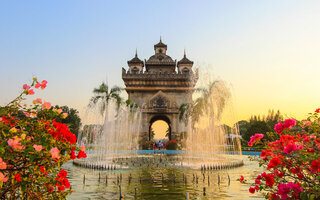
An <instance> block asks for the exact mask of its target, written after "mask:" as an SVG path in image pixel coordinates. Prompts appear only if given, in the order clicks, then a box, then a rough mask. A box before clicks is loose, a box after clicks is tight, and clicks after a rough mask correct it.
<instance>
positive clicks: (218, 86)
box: [74, 81, 243, 170]
mask: <svg viewBox="0 0 320 200" xmlns="http://www.w3.org/2000/svg"><path fill="white" fill-rule="evenodd" d="M202 100H203V102H205V105H202V107H201V113H200V114H199V115H198V116H197V120H196V121H195V120H194V119H192V118H193V117H194V116H191V115H190V116H187V120H186V121H185V122H183V121H181V122H180V123H181V124H182V123H186V124H187V126H185V127H187V130H186V133H187V134H186V138H185V139H184V141H183V142H182V143H184V145H183V149H182V150H181V151H174V153H175V154H176V155H175V156H166V155H165V154H164V155H163V154H153V151H152V150H149V152H148V151H143V153H141V152H142V151H140V150H139V148H140V147H139V140H141V137H140V136H141V135H140V134H141V130H140V129H141V126H142V123H143V119H142V112H141V110H140V109H139V108H137V109H132V108H130V107H128V106H126V105H121V106H120V107H118V106H117V105H116V102H115V101H113V100H110V101H109V102H108V105H107V107H106V109H105V110H106V111H105V112H104V113H103V114H102V115H99V114H97V113H99V110H100V109H101V107H102V106H101V104H99V103H97V104H95V105H91V106H90V107H89V109H88V112H87V115H86V116H87V118H88V119H87V121H91V123H92V121H94V125H89V126H88V125H87V126H85V127H84V128H83V131H82V132H81V134H80V135H79V138H78V143H79V144H85V145H86V146H87V152H88V153H87V154H88V158H86V159H81V160H77V161H75V162H74V164H75V165H79V166H82V167H88V168H93V169H109V170H114V169H120V168H121V169H126V168H132V167H143V166H150V165H157V166H161V167H177V166H179V167H188V168H195V169H201V170H215V169H222V168H231V167H238V166H241V165H243V161H242V156H241V145H240V141H239V137H238V136H239V133H238V130H237V127H230V128H229V130H227V129H226V126H225V125H224V124H222V123H221V118H222V117H223V116H224V115H225V114H228V113H230V110H228V109H227V108H228V106H227V105H229V104H228V103H229V101H230V92H229V90H228V88H227V87H226V85H225V84H224V82H222V81H217V82H214V84H213V85H212V86H211V87H209V89H208V91H207V93H206V95H204V96H203V98H202ZM101 103H102V102H101ZM198 103H199V102H198ZM194 109H197V108H196V105H195V106H194ZM193 112H194V111H193ZM227 136H234V137H229V138H227ZM146 152H148V153H149V154H147V155H146V154H145V153H146ZM165 152H166V151H163V153H165ZM168 152H169V151H168ZM170 153H172V152H170Z"/></svg>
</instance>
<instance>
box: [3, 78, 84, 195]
mask: <svg viewBox="0 0 320 200" xmlns="http://www.w3.org/2000/svg"><path fill="white" fill-rule="evenodd" d="M46 85H47V81H42V82H41V83H40V82H38V81H37V79H36V78H34V79H33V82H32V84H31V85H30V86H29V85H27V84H25V85H24V86H23V91H22V92H21V94H20V95H19V96H18V97H17V98H16V99H14V100H13V101H11V102H10V103H9V104H8V105H6V106H4V107H0V196H1V198H4V199H65V198H66V196H67V195H68V194H70V193H71V192H72V191H71V189H70V183H69V180H68V179H67V172H66V171H65V170H64V169H61V166H62V164H63V163H65V162H67V161H69V160H70V159H75V158H85V157H86V154H85V152H84V151H85V147H84V146H82V147H81V148H79V147H77V146H76V136H75V135H74V134H73V133H71V132H70V131H69V128H68V126H67V125H65V124H63V123H59V122H57V121H58V120H59V119H60V118H65V117H67V114H65V113H63V112H62V110H61V109H56V108H52V107H51V104H50V103H49V102H46V101H42V99H40V98H38V99H35V100H33V104H32V105H26V104H24V103H23V102H22V101H23V100H24V97H25V96H26V95H33V94H34V89H33V88H36V89H38V88H41V89H44V88H45V87H46ZM75 151H78V154H77V155H76V153H75ZM67 188H69V189H67Z"/></svg>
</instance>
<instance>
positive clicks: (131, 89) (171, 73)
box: [122, 38, 198, 140]
mask: <svg viewBox="0 0 320 200" xmlns="http://www.w3.org/2000/svg"><path fill="white" fill-rule="evenodd" d="M154 50H155V54H154V55H153V56H151V57H150V58H149V59H148V60H145V61H144V62H143V61H142V60H140V59H139V58H138V55H137V53H136V55H135V57H134V58H133V59H131V60H130V61H128V66H129V69H128V70H125V69H124V68H122V79H123V81H124V83H125V86H126V88H125V90H126V91H127V93H128V98H129V99H130V100H131V101H133V102H135V103H137V104H138V105H139V107H140V108H141V109H142V123H143V124H142V131H141V138H143V139H146V140H150V139H151V138H150V132H151V125H152V123H153V122H155V121H157V120H164V121H165V122H167V123H168V125H169V130H170V134H169V139H176V140H179V139H180V133H181V132H183V131H186V127H185V125H184V123H179V107H180V105H181V104H182V103H189V102H191V100H192V93H193V91H194V86H195V84H196V83H197V80H198V71H197V70H195V71H193V70H192V65H193V62H192V61H190V60H189V59H187V58H186V54H184V57H183V58H182V59H181V60H180V61H179V62H177V61H176V60H172V58H171V57H170V56H168V55H166V51H167V45H165V44H164V43H162V41H161V38H160V42H159V43H158V44H156V45H154Z"/></svg>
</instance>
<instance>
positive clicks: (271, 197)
mask: <svg viewBox="0 0 320 200" xmlns="http://www.w3.org/2000/svg"><path fill="white" fill-rule="evenodd" d="M278 199H280V197H279V196H278V195H277V194H275V193H272V194H271V196H270V200H278Z"/></svg>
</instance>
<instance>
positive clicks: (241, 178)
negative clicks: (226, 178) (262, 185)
mask: <svg viewBox="0 0 320 200" xmlns="http://www.w3.org/2000/svg"><path fill="white" fill-rule="evenodd" d="M243 181H244V177H243V176H242V175H241V176H240V183H242V182H243Z"/></svg>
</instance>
